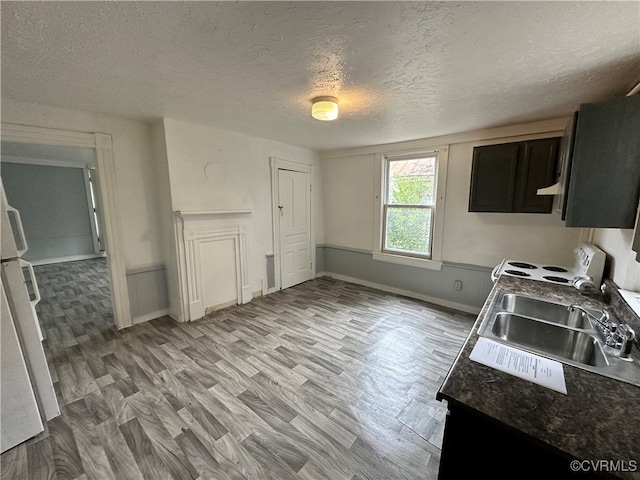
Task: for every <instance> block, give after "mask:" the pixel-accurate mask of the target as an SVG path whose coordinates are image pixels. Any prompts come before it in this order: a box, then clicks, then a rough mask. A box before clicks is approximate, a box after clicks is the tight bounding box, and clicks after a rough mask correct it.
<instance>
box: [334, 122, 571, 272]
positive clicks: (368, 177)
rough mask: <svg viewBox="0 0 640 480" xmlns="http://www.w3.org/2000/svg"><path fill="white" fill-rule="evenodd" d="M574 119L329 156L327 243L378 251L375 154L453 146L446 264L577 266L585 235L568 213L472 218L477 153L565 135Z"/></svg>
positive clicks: (449, 183) (448, 178) (495, 214)
mask: <svg viewBox="0 0 640 480" xmlns="http://www.w3.org/2000/svg"><path fill="white" fill-rule="evenodd" d="M566 121H567V119H557V120H552V121H545V122H537V123H533V124H526V125H516V126H511V127H505V128H497V129H490V130H485V131H479V132H469V133H465V134H459V135H450V136H446V137H439V138H432V139H424V140H419V141H412V142H404V143H400V144H393V145H381V146H371V147H366V148H361V149H352V150H343V151H335V152H324V153H323V154H322V176H323V185H324V195H323V198H324V209H325V243H327V244H330V245H337V246H342V247H350V248H357V249H362V250H368V251H370V250H371V249H372V247H373V241H374V240H373V206H374V202H375V201H376V200H375V195H376V192H375V191H374V190H375V188H374V155H375V153H376V152H379V153H389V152H397V151H402V150H416V149H421V148H422V149H428V148H429V147H434V146H438V145H444V144H449V145H450V149H449V166H448V174H447V186H446V191H447V193H446V204H445V217H444V242H443V243H444V246H443V261H446V262H455V263H464V264H471V265H479V266H485V267H492V266H495V265H496V264H497V263H499V262H500V261H501V260H502V259H503V258H505V257H509V258H513V259H522V260H529V261H534V262H549V263H556V264H565V265H572V264H573V257H572V251H573V249H574V248H575V247H576V246H577V244H578V243H579V241H580V236H581V233H582V232H581V229H572V228H565V227H564V226H563V223H562V221H561V220H560V215H559V214H558V213H556V212H555V210H554V212H553V213H552V214H504V213H469V212H468V211H467V210H468V201H469V186H470V180H471V162H472V156H473V147H474V146H477V145H488V144H494V143H506V142H512V141H520V140H525V139H535V138H544V137H549V136H561V135H562V132H563V130H564V126H565V124H566Z"/></svg>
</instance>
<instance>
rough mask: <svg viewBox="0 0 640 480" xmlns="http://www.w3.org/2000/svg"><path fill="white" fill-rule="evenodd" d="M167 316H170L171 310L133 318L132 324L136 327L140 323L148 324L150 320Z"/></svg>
mask: <svg viewBox="0 0 640 480" xmlns="http://www.w3.org/2000/svg"><path fill="white" fill-rule="evenodd" d="M165 315H169V309H164V310H157V311H155V312H151V313H145V314H144V315H139V316H137V317H133V319H132V322H133V324H134V325H137V324H138V323H144V322H148V321H149V320H153V319H155V318H160V317H164V316H165Z"/></svg>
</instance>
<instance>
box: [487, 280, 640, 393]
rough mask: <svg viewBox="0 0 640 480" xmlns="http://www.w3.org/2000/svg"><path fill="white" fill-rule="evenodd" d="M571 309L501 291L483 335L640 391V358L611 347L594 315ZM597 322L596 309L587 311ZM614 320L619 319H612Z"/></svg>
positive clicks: (635, 352)
mask: <svg viewBox="0 0 640 480" xmlns="http://www.w3.org/2000/svg"><path fill="white" fill-rule="evenodd" d="M567 307H568V305H564V304H561V303H557V302H550V301H547V300H545V299H542V298H535V297H530V296H527V295H521V294H513V293H507V292H504V291H500V292H498V294H497V295H496V297H495V299H494V301H493V303H492V304H491V306H490V307H489V310H488V312H487V314H486V315H485V317H484V318H483V320H482V322H481V324H480V327H479V328H478V334H479V335H481V336H484V337H487V338H489V339H492V340H495V341H497V342H501V343H505V344H507V345H511V346H514V347H516V348H521V349H523V350H528V351H530V352H533V353H536V354H539V355H542V356H545V357H548V358H551V359H554V360H558V361H560V362H562V363H566V364H568V365H573V366H575V367H578V368H581V369H584V370H588V371H590V372H594V373H597V374H600V375H604V376H606V377H609V378H614V379H617V380H621V381H623V382H627V383H631V384H633V385H637V386H640V355H639V354H638V349H637V347H633V351H632V354H631V356H630V357H629V358H626V359H625V358H621V357H620V355H619V350H616V349H614V348H612V347H609V346H607V345H606V341H605V337H604V335H603V333H602V331H601V330H600V328H598V327H597V325H596V324H595V322H592V320H590V318H589V316H588V315H586V314H585V313H583V312H582V311H580V310H579V309H575V310H573V311H569V309H568V308H567ZM585 310H586V311H588V312H589V313H593V314H594V317H596V318H597V316H598V315H597V313H598V312H597V310H592V309H585ZM612 319H613V320H614V321H615V318H614V317H612Z"/></svg>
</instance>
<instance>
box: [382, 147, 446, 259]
mask: <svg viewBox="0 0 640 480" xmlns="http://www.w3.org/2000/svg"><path fill="white" fill-rule="evenodd" d="M448 156H449V148H448V145H445V146H439V147H437V148H425V149H423V150H417V151H404V152H393V153H381V154H377V155H376V159H375V163H376V168H375V202H374V242H373V244H374V245H373V252H372V256H373V259H374V260H377V261H383V262H390V263H396V264H401V265H408V266H414V267H419V268H426V269H430V270H441V268H442V246H443V245H442V239H443V232H444V204H445V191H446V183H447V182H446V180H447V164H448ZM431 158H433V159H435V168H434V173H433V179H434V181H433V190H434V191H433V195H432V199H431V200H430V199H429V198H428V196H427V197H426V198H421V199H420V200H417V201H412V202H409V203H402V202H399V201H397V199H394V198H390V197H392V196H393V195H392V193H391V192H390V183H391V182H390V179H389V177H390V173H389V172H390V166H391V164H392V163H393V162H400V161H405V160H409V161H411V160H419V159H431ZM404 163H405V165H406V164H407V163H408V162H404ZM394 209H395V210H396V211H397V210H398V209H405V211H411V210H413V211H415V213H418V212H419V211H425V212H426V211H427V210H428V211H430V212H431V219H430V223H429V228H428V229H429V232H428V233H425V234H426V235H429V242H428V245H427V247H426V249H425V248H424V247H422V248H421V249H419V250H418V251H414V250H412V249H411V248H406V249H404V248H402V247H394V245H388V243H389V242H387V236H386V234H387V226H388V225H387V219H388V218H389V216H388V213H389V212H390V211H393V210H394Z"/></svg>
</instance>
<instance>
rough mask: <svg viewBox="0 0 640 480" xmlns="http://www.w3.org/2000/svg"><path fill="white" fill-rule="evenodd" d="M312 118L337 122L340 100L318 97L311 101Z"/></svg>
mask: <svg viewBox="0 0 640 480" xmlns="http://www.w3.org/2000/svg"><path fill="white" fill-rule="evenodd" d="M311 103H312V104H313V105H312V106H311V116H312V117H313V118H315V119H317V120H324V121H329V120H335V119H336V118H338V99H337V98H336V97H326V96H325V97H316V98H314V99H313V100H311Z"/></svg>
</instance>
